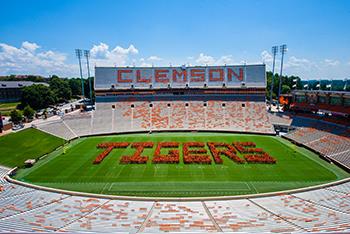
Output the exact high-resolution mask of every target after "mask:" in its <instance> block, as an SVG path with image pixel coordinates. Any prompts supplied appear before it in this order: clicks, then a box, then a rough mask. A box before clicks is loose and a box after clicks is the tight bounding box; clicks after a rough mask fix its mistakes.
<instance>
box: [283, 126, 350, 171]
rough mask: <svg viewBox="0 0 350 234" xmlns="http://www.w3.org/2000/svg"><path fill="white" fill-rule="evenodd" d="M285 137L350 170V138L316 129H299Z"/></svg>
mask: <svg viewBox="0 0 350 234" xmlns="http://www.w3.org/2000/svg"><path fill="white" fill-rule="evenodd" d="M285 137H286V138H288V139H290V140H293V141H295V142H298V143H300V144H303V145H305V146H307V147H309V148H311V149H313V150H315V151H317V152H318V153H320V154H322V155H323V156H326V157H328V158H330V159H332V160H335V161H337V162H339V163H341V164H342V165H344V166H346V167H348V168H350V138H348V137H345V136H339V135H335V134H332V133H329V132H325V131H321V130H318V129H315V128H297V129H296V130H294V131H291V132H289V133H288V134H286V135H285Z"/></svg>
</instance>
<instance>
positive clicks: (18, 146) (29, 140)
mask: <svg viewBox="0 0 350 234" xmlns="http://www.w3.org/2000/svg"><path fill="white" fill-rule="evenodd" d="M63 144H64V140H63V139H61V138H58V137H55V136H52V135H50V134H47V133H44V132H42V131H39V130H36V129H34V128H28V129H25V130H22V131H19V132H16V133H10V134H8V135H5V136H2V137H0V165H4V166H7V167H15V166H23V165H24V161H25V160H26V159H30V158H35V159H36V158H39V157H40V156H42V155H44V154H47V153H50V152H52V151H53V150H54V149H56V148H57V147H59V146H60V145H63Z"/></svg>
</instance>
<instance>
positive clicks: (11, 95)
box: [0, 81, 49, 102]
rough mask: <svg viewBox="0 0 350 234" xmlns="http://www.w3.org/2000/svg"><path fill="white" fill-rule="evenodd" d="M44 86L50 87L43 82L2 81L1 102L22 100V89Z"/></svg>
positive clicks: (0, 88)
mask: <svg viewBox="0 0 350 234" xmlns="http://www.w3.org/2000/svg"><path fill="white" fill-rule="evenodd" d="M38 84H42V85H45V86H49V84H47V83H43V82H32V81H0V102H12V101H18V100H20V99H21V95H22V88H24V87H27V86H31V85H38Z"/></svg>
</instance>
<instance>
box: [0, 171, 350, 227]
mask: <svg viewBox="0 0 350 234" xmlns="http://www.w3.org/2000/svg"><path fill="white" fill-rule="evenodd" d="M8 171H9V169H7V168H3V167H0V186H1V188H2V189H1V190H0V232H53V231H56V232H94V233H95V232H100V233H106V232H114V233H137V232H144V233H159V232H182V233H193V232H197V233H198V232H200V233H203V232H226V233H227V232H248V233H251V232H256V233H257V232H259V233H262V232H274V233H276V232H279V233H280V232H283V233H286V232H288V233H290V232H349V231H350V224H349V220H350V201H349V196H350V182H345V183H343V184H339V185H334V186H330V187H325V188H320V189H315V190H310V191H305V192H298V193H292V194H284V195H271V196H265V197H258V198H240V199H233V200H222V201H220V200H211V201H205V200H203V201H191V202H187V201H135V200H118V199H107V198H104V199H101V198H93V197H82V196H75V195H65V194H61V193H54V192H45V191H42V190H36V189H32V188H27V187H23V186H20V185H16V184H12V183H9V182H7V181H6V180H5V179H4V178H3V177H4V176H5V175H6V173H7V172H8ZM7 190H10V191H11V192H7Z"/></svg>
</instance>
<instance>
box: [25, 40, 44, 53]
mask: <svg viewBox="0 0 350 234" xmlns="http://www.w3.org/2000/svg"><path fill="white" fill-rule="evenodd" d="M22 48H24V49H26V50H28V51H30V52H34V51H35V50H36V49H38V48H40V46H38V45H37V44H36V43H30V42H28V41H25V42H23V43H22Z"/></svg>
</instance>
